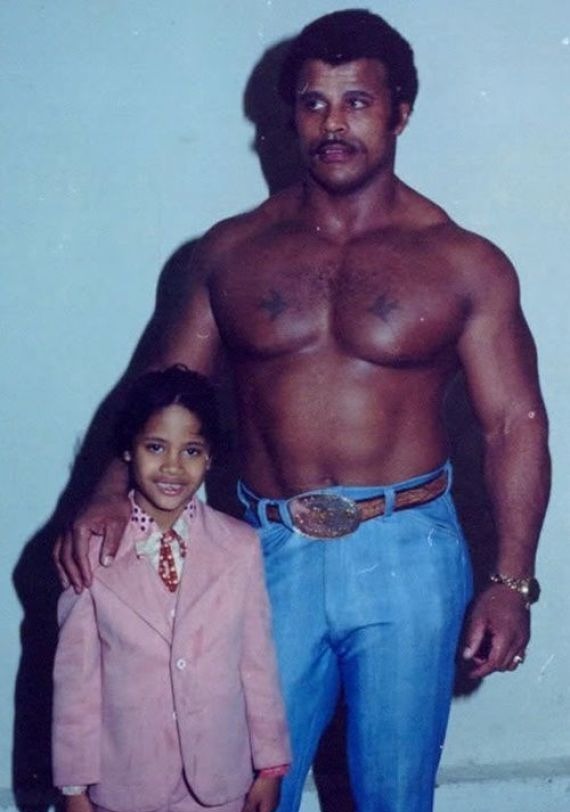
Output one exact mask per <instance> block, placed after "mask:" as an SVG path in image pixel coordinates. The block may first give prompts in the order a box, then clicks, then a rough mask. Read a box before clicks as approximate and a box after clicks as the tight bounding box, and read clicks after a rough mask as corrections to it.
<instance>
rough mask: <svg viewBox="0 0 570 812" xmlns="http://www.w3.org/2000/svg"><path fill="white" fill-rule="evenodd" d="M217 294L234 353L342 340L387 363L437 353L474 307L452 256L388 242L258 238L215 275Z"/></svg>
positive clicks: (276, 351) (340, 344)
mask: <svg viewBox="0 0 570 812" xmlns="http://www.w3.org/2000/svg"><path fill="white" fill-rule="evenodd" d="M211 295H212V305H213V309H214V315H215V317H216V320H217V322H218V326H219V328H220V332H221V334H222V336H223V338H224V341H225V343H226V345H227V347H228V348H229V350H230V351H234V352H246V353H247V354H250V355H260V356H272V355H282V354H287V353H294V352H299V351H303V350H305V349H309V348H313V349H314V348H318V347H319V346H329V347H330V346H331V344H334V345H336V347H337V348H338V349H339V350H341V351H344V352H346V353H347V354H349V355H353V356H354V357H359V358H364V359H367V360H370V361H372V362H378V363H400V362H406V361H417V360H422V359H426V358H429V357H432V356H433V355H434V353H437V352H438V351H439V350H440V349H442V348H443V347H445V346H447V345H448V344H449V343H451V342H453V341H454V339H456V338H457V335H458V333H459V332H460V329H461V325H462V322H463V317H464V310H465V303H464V302H463V300H462V297H461V295H460V293H459V291H458V286H457V285H456V284H455V282H454V275H453V269H452V267H450V265H449V262H448V261H447V260H446V258H445V256H442V255H441V254H440V253H438V252H436V251H432V250H426V249H425V247H415V246H412V247H409V246H408V247H403V246H400V245H393V244H389V245H386V244H384V243H383V242H382V241H380V240H368V241H361V242H360V243H358V244H356V245H348V246H344V247H342V248H340V247H337V246H331V245H328V244H322V243H319V242H318V241H311V240H310V239H306V240H301V239H297V240H290V241H282V243H281V245H277V244H276V245H274V246H271V245H268V246H265V247H264V249H263V250H260V247H259V246H256V245H253V246H251V247H249V248H244V250H243V251H242V252H241V253H240V256H235V257H233V258H232V261H231V262H229V263H227V264H226V265H225V266H224V267H222V268H220V269H219V270H218V271H217V272H216V273H215V274H214V275H213V277H212V280H211Z"/></svg>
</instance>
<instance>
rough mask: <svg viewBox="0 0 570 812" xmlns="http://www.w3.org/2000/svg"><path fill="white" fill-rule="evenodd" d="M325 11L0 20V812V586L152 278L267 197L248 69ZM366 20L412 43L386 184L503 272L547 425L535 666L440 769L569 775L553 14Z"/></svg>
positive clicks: (6, 596) (50, 501)
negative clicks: (431, 211) (427, 201)
mask: <svg viewBox="0 0 570 812" xmlns="http://www.w3.org/2000/svg"><path fill="white" fill-rule="evenodd" d="M344 5H350V4H345V3H338V2H322V0H313V1H312V2H311V3H310V4H307V3H306V2H304V1H303V0H241V2H232V1H231V0H226V2H223V0H165V2H162V3H159V2H152V0H146V2H141V0H115V2H111V1H110V0H90V2H88V0H54V2H40V0H37V1H34V0H2V2H1V3H0V32H1V38H2V44H1V48H0V62H1V75H0V83H1V85H0V87H1V104H2V117H3V119H4V122H3V123H4V126H3V128H2V130H1V132H0V154H1V155H2V168H1V170H0V171H1V189H2V193H1V197H0V208H1V212H2V217H1V225H0V228H1V232H0V257H1V267H2V280H3V284H2V291H3V294H2V299H1V306H2V328H1V329H2V339H3V340H2V347H3V358H2V370H3V373H2V378H3V384H4V387H3V388H4V395H3V398H2V402H1V405H0V409H1V419H2V427H3V431H2V435H3V447H4V454H3V458H4V460H5V462H6V463H7V464H6V466H5V471H4V478H3V479H4V486H3V511H2V526H3V530H4V533H3V544H2V546H1V547H0V558H1V563H2V565H3V566H1V567H0V573H1V575H0V578H1V579H2V581H3V585H2V587H1V588H0V595H2V598H1V600H0V613H1V616H2V622H1V624H0V645H1V647H2V648H1V651H2V655H3V656H2V658H1V660H0V731H1V733H2V735H1V736H0V746H1V748H2V749H1V751H0V788H2V787H8V786H9V785H10V769H11V766H10V765H11V754H10V747H11V737H12V736H11V728H12V718H13V690H14V677H15V673H16V668H17V664H18V659H19V654H20V649H19V639H18V626H19V623H20V620H21V610H20V606H19V603H18V600H17V598H16V595H15V593H14V589H13V586H12V582H11V574H12V570H13V568H14V566H15V564H16V562H17V561H18V559H19V556H20V554H21V551H22V549H23V547H24V545H25V543H26V541H27V540H28V539H29V538H30V537H31V536H32V535H33V534H34V532H35V531H36V530H37V529H38V528H39V527H40V526H41V525H42V524H43V522H44V521H45V520H46V519H47V518H48V516H49V515H50V513H51V510H52V508H53V506H54V503H55V500H56V499H57V497H58V494H59V493H60V491H61V489H62V488H63V486H64V484H65V481H66V476H67V473H68V467H69V465H70V461H71V459H72V456H73V451H74V447H75V446H76V443H77V441H78V438H80V437H81V435H82V433H83V432H84V431H85V429H86V427H87V425H88V424H89V421H90V418H91V416H92V413H93V410H94V408H95V406H96V405H97V404H98V403H99V401H100V400H101V399H102V397H103V396H104V395H105V394H106V392H107V391H108V390H109V388H110V387H111V386H112V385H113V384H114V383H115V381H116V379H117V378H118V376H119V375H120V373H121V371H122V370H123V368H124V366H125V364H126V361H127V359H128V357H129V355H130V353H131V351H132V349H133V347H134V344H135V342H136V339H137V337H138V336H139V334H140V332H141V330H142V327H143V325H144V323H145V321H146V320H147V318H148V317H149V315H150V313H151V310H152V306H153V297H154V292H155V283H156V279H157V275H158V273H159V271H160V269H161V267H162V265H163V264H164V262H165V261H166V260H167V258H168V257H169V255H170V254H171V253H172V251H173V250H174V249H175V248H176V247H178V246H179V245H180V244H181V243H182V242H184V241H185V240H187V239H190V238H192V237H195V236H197V235H199V234H200V233H201V232H202V231H203V230H204V229H205V228H206V227H207V226H208V225H209V224H211V223H212V222H214V221H215V220H218V219H220V218H221V217H224V216H227V215H229V214H231V213H234V212H236V211H239V210H243V209H245V208H248V207H251V206H252V205H254V204H255V203H257V202H258V201H259V200H261V199H262V198H263V197H264V195H265V193H266V189H265V184H264V181H263V177H262V175H261V173H260V171H259V165H258V162H257V159H256V156H255V154H254V153H253V152H252V150H251V148H250V143H251V139H252V136H253V130H252V127H251V125H250V124H249V123H248V122H247V121H246V120H245V118H244V116H243V113H242V95H243V89H244V86H245V83H246V81H247V78H248V76H249V73H250V71H251V69H252V67H253V65H254V64H255V63H256V61H257V60H258V59H259V57H260V56H261V54H262V52H263V50H264V49H265V48H266V47H268V46H269V45H271V44H273V43H275V42H276V41H278V40H279V39H282V38H283V37H285V36H286V35H289V34H291V33H293V32H295V31H296V30H297V29H298V28H299V27H300V26H301V25H302V24H304V23H305V22H307V21H308V19H309V18H313V17H316V16H318V15H319V14H321V13H324V12H326V11H329V10H333V9H335V8H341V7H343V6H344ZM368 5H369V6H370V7H371V8H372V9H373V10H376V11H378V12H380V13H383V14H384V15H385V16H386V17H387V18H388V20H389V21H390V22H392V23H393V24H395V25H396V26H397V27H398V28H400V29H401V30H402V32H403V33H404V34H405V35H407V36H408V37H409V38H410V40H411V41H412V43H413V44H414V46H415V50H416V56H417V63H418V66H419V70H420V78H421V90H420V96H419V100H418V104H417V108H416V112H415V113H414V116H413V119H412V121H411V124H410V127H409V129H408V131H407V132H406V133H405V135H404V136H403V138H402V142H401V145H400V157H399V170H400V174H401V176H402V177H403V178H404V179H405V180H406V181H407V182H408V183H410V184H411V185H413V186H415V187H417V188H419V189H420V190H422V191H423V192H424V193H426V194H427V195H428V196H432V197H434V198H435V199H437V200H438V202H440V203H441V204H442V205H444V206H445V207H446V208H447V209H448V210H449V212H450V214H451V215H452V216H454V217H455V218H457V219H458V220H459V221H460V222H461V223H463V224H464V225H466V226H467V227H469V228H473V229H475V230H480V231H482V232H484V233H485V234H486V235H487V236H490V237H491V238H492V239H493V240H495V241H497V242H498V243H499V244H500V245H501V246H502V247H503V248H504V249H505V250H506V251H507V253H509V254H510V256H511V257H512V258H513V260H514V261H515V263H516V264H517V266H518V268H519V271H520V275H521V279H522V285H523V291H524V304H525V307H526V311H527V315H528V318H529V321H530V323H531V326H532V328H533V330H534V332H535V335H536V339H537V342H538V345H539V350H540V353H541V359H542V362H541V370H542V377H543V385H544V391H545V395H546V398H547V401H548V405H549V407H550V413H551V420H552V435H553V452H554V463H555V471H556V480H555V489H554V496H553V502H552V507H551V511H550V514H549V517H548V521H547V524H546V528H545V532H544V541H543V548H542V553H541V556H540V575H541V577H542V580H543V583H544V597H543V600H542V601H541V604H540V605H539V606H538V607H537V608H536V610H535V613H534V617H535V623H534V630H535V637H534V643H533V645H532V648H531V649H530V651H529V657H528V660H527V663H526V664H525V666H524V668H521V669H520V670H519V671H518V672H517V673H516V674H515V675H511V676H505V677H503V676H499V677H494V678H492V679H490V680H489V681H488V683H487V684H485V685H484V686H483V688H482V689H481V690H480V691H479V692H478V693H477V694H476V695H475V696H473V697H472V698H471V699H469V700H464V701H461V702H459V703H456V706H455V708H454V712H453V719H452V725H451V731H450V737H449V743H448V749H447V752H446V756H445V760H446V763H448V764H462V763H465V762H469V761H471V760H473V761H475V762H482V763H485V762H492V761H497V760H498V761H521V760H522V761H524V760H527V759H532V758H545V757H553V756H557V755H570V740H569V736H568V733H567V720H568V711H569V709H570V696H569V690H570V689H569V683H568V673H569V666H570V648H569V642H568V635H567V633H566V631H565V630H564V631H561V629H565V619H566V617H567V616H568V609H569V606H568V598H567V593H568V586H567V585H568V583H570V577H569V576H570V572H569V570H570V551H569V550H570V548H569V545H568V537H569V535H570V534H569V527H568V521H567V519H566V515H565V512H564V510H565V508H566V502H567V499H568V493H569V492H570V476H569V473H570V471H569V468H570V463H569V462H568V460H569V459H570V442H569V439H568V425H569V423H570V420H569V413H568V406H567V403H568V395H569V386H568V377H567V372H566V368H567V360H566V355H567V348H568V346H569V344H570V342H569V329H568V326H569V322H570V319H569V318H568V283H567V273H568V256H569V255H570V251H569V248H570V246H569V239H568V222H569V213H570V212H569V204H568V195H569V188H570V187H569V180H570V178H569V164H570V161H569V159H570V155H569V143H570V141H569V136H568V134H569V132H570V126H569V125H570V121H569V118H570V104H569V98H568V88H569V87H570V45H569V37H570V13H569V11H568V4H567V0H549V2H548V3H545V4H539V3H536V2H534V0H519V1H518V2H516V3H497V2H495V1H494V0H467V1H465V0H463V1H462V2H461V3H458V2H450V0H400V2H398V1H397V0H387V2H384V3H379V2H370V3H368ZM309 9H310V10H309ZM529 726H530V727H533V728H535V729H536V735H535V736H529V735H528V733H527V731H528V728H529Z"/></svg>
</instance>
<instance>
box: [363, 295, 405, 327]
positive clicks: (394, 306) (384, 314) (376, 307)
mask: <svg viewBox="0 0 570 812" xmlns="http://www.w3.org/2000/svg"><path fill="white" fill-rule="evenodd" d="M399 307H400V305H399V304H398V302H396V301H390V299H389V298H388V296H387V295H386V294H384V293H382V294H381V295H380V296H377V297H376V299H375V301H374V303H373V304H372V305H371V306H370V307H369V308H368V312H369V313H373V314H374V315H375V316H378V318H379V319H382V321H388V316H389V315H390V313H392V311H393V310H398V309H399Z"/></svg>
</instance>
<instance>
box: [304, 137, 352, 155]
mask: <svg viewBox="0 0 570 812" xmlns="http://www.w3.org/2000/svg"><path fill="white" fill-rule="evenodd" d="M327 147H342V148H343V149H346V150H347V152H356V149H357V148H356V146H355V144H351V143H350V141H345V139H344V138H338V136H332V137H331V136H327V137H326V138H321V139H320V141H317V143H316V144H315V145H314V146H313V147H311V150H310V154H311V155H318V154H319V152H321V151H322V150H324V149H326V148H327Z"/></svg>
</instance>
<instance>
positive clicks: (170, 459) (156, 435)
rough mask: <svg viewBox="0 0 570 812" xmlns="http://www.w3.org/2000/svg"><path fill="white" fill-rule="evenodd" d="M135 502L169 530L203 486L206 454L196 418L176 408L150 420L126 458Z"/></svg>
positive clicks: (199, 425)
mask: <svg viewBox="0 0 570 812" xmlns="http://www.w3.org/2000/svg"><path fill="white" fill-rule="evenodd" d="M125 459H126V460H127V461H128V462H130V465H131V475H132V478H133V481H134V485H135V501H136V502H137V504H138V505H139V507H141V508H142V509H143V510H144V511H145V512H146V513H148V514H149V516H151V517H152V518H153V519H154V520H155V522H156V523H157V524H158V526H159V527H160V529H161V530H168V529H169V528H170V527H172V525H173V524H174V522H175V521H176V519H177V518H178V517H179V516H180V514H181V513H182V511H183V510H184V508H185V506H186V505H187V504H188V502H189V501H190V499H191V498H192V497H193V496H194V494H195V493H196V491H197V490H198V488H199V487H200V485H201V484H202V483H203V481H204V478H205V476H206V472H207V470H208V468H209V467H210V449H209V446H208V443H207V441H206V439H205V438H204V436H203V434H202V426H201V423H200V420H199V419H198V417H197V416H196V415H195V414H194V413H193V412H190V411H188V409H186V408H185V407H184V406H180V405H177V404H174V405H172V406H167V407H166V408H165V409H162V410H161V411H159V412H156V413H155V414H153V415H152V416H151V417H150V418H149V420H148V421H147V423H146V424H145V426H144V428H143V430H142V431H141V432H140V434H138V435H137V436H136V437H135V440H134V443H133V448H132V450H131V451H130V452H127V453H126V454H125Z"/></svg>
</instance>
